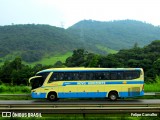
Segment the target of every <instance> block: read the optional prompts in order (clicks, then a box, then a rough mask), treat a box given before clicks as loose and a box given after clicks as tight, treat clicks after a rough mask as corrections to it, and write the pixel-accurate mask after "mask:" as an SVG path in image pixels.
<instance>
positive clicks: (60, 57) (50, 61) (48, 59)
mask: <svg viewBox="0 0 160 120" xmlns="http://www.w3.org/2000/svg"><path fill="white" fill-rule="evenodd" d="M71 55H72V52H67V53H65V54H57V55H54V56H48V55H46V56H45V57H44V58H42V59H41V60H39V61H37V62H32V63H26V62H24V63H25V64H29V65H31V66H34V65H36V64H42V65H54V64H55V63H56V62H57V61H61V62H63V63H64V62H65V60H66V59H67V58H68V57H69V56H71Z"/></svg>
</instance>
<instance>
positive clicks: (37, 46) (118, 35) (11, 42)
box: [0, 20, 160, 65]
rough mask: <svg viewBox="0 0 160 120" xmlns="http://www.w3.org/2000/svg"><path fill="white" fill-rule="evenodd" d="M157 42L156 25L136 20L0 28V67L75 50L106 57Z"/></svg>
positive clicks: (159, 29)
mask: <svg viewBox="0 0 160 120" xmlns="http://www.w3.org/2000/svg"><path fill="white" fill-rule="evenodd" d="M159 39H160V27H159V26H153V25H151V24H148V23H144V22H141V21H135V20H119V21H109V22H100V21H94V20H82V21H80V22H78V23H76V24H74V25H72V26H70V27H69V28H67V29H64V28H59V27H55V26H50V25H41V24H24V25H23V24H20V25H16V24H15V25H8V26H0V64H1V65H2V64H3V63H4V62H5V61H7V60H14V59H15V56H20V58H21V60H22V61H25V62H27V63H29V64H30V63H32V62H36V61H40V60H41V59H43V58H44V57H48V56H55V55H56V54H61V53H66V52H72V51H73V50H75V49H77V48H81V49H85V50H86V51H88V52H90V53H95V54H101V55H106V54H109V53H116V52H117V51H119V50H121V49H129V48H132V47H133V46H134V44H135V43H137V44H138V45H139V47H144V46H145V45H148V44H149V43H151V42H152V41H153V40H159Z"/></svg>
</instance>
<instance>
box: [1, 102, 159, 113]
mask: <svg viewBox="0 0 160 120" xmlns="http://www.w3.org/2000/svg"><path fill="white" fill-rule="evenodd" d="M0 112H21V113H22V112H40V113H54V114H55V113H59V114H61V113H75V114H76V113H85V114H86V113H97V114H98V113H128V112H136V113H138V112H143V113H152V112H154V113H159V112H160V104H134V105H131V104H124V105H120V104H112V105H107V104H103V105H99V104H97V105H96V104H95V105H93V104H88V105H85V104H81V105H76V104H68V105H66V104H61V105H53V104H47V105H45V104H36V105H33V104H27V105H25V104H18V105H17V104H15V105H13V104H6V105H4V104H3V105H2V104H1V105H0Z"/></svg>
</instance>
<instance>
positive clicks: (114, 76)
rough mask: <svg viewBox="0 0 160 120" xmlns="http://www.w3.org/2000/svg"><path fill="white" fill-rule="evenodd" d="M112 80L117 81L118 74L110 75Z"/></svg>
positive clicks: (112, 73)
mask: <svg viewBox="0 0 160 120" xmlns="http://www.w3.org/2000/svg"><path fill="white" fill-rule="evenodd" d="M110 77H111V80H117V72H111V73H110Z"/></svg>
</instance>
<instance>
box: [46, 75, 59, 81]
mask: <svg viewBox="0 0 160 120" xmlns="http://www.w3.org/2000/svg"><path fill="white" fill-rule="evenodd" d="M56 80H58V73H53V74H52V76H51V77H50V79H49V81H48V83H51V82H53V81H56Z"/></svg>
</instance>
